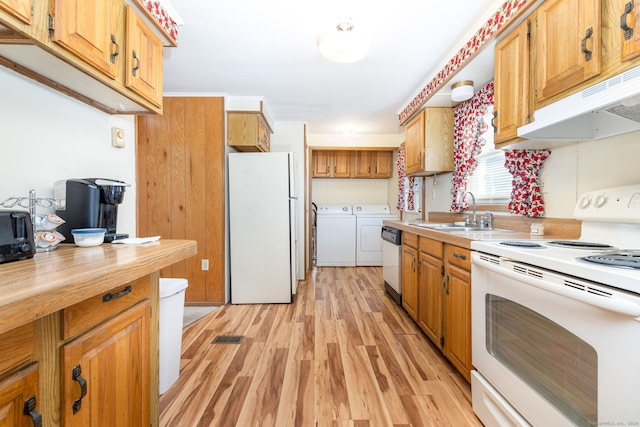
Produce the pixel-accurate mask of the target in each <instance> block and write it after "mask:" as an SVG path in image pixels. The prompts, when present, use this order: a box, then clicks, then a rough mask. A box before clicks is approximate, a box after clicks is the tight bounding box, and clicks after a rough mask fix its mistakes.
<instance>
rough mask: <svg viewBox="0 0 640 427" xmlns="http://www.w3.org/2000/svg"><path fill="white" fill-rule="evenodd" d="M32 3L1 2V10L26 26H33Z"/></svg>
mask: <svg viewBox="0 0 640 427" xmlns="http://www.w3.org/2000/svg"><path fill="white" fill-rule="evenodd" d="M31 2H32V0H0V9H2V10H4V11H6V12H7V13H9V14H11V15H12V16H14V17H15V18H17V19H19V20H20V21H22V22H24V23H25V24H31Z"/></svg>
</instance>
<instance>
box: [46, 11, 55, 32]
mask: <svg viewBox="0 0 640 427" xmlns="http://www.w3.org/2000/svg"><path fill="white" fill-rule="evenodd" d="M54 18H55V17H54V16H53V14H51V13H50V14H48V15H47V29H48V30H49V37H53V33H54V31H55V30H56V28H55V24H54V22H55V19H54Z"/></svg>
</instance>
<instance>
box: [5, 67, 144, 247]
mask: <svg viewBox="0 0 640 427" xmlns="http://www.w3.org/2000/svg"><path fill="white" fill-rule="evenodd" d="M0 93H1V95H0V150H1V151H0V152H1V153H2V155H1V157H0V159H1V160H0V162H1V165H2V167H1V168H0V202H1V201H3V200H5V199H7V198H9V197H13V196H23V197H26V196H28V195H29V190H30V189H35V190H36V196H37V197H53V184H54V182H55V181H57V180H63V179H68V178H94V177H100V178H112V179H118V180H122V181H125V182H128V183H130V184H132V186H131V187H129V188H127V190H126V193H125V196H124V201H123V203H122V204H121V205H120V206H119V208H118V232H120V233H129V234H130V235H132V236H135V233H136V223H135V219H136V185H135V121H134V117H133V116H111V115H108V114H105V113H103V112H101V111H98V110H96V109H94V108H92V107H89V106H88V105H86V104H83V103H81V102H79V101H76V100H74V99H72V98H69V97H67V96H66V95H62V94H60V93H59V92H56V91H54V90H52V89H49V88H47V87H45V86H42V85H40V84H39V83H36V82H35V81H33V80H30V79H27V78H25V77H23V76H21V75H19V74H16V73H13V72H11V71H9V70H7V69H5V68H3V67H0ZM113 126H115V127H118V128H121V129H123V130H124V131H125V148H123V149H121V148H115V147H112V146H111V127H113ZM51 211H52V210H51V209H48V210H47V209H41V208H39V209H38V213H40V212H42V213H48V212H51Z"/></svg>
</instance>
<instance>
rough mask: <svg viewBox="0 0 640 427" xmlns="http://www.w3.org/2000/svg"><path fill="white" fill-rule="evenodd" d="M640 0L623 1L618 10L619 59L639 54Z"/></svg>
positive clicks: (630, 57)
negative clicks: (620, 8)
mask: <svg viewBox="0 0 640 427" xmlns="http://www.w3.org/2000/svg"><path fill="white" fill-rule="evenodd" d="M638 8H640V0H631V1H625V2H624V5H623V6H622V10H621V11H619V12H620V44H621V52H620V59H621V60H622V61H628V60H630V59H633V58H635V57H637V56H638V55H640V11H639V10H638Z"/></svg>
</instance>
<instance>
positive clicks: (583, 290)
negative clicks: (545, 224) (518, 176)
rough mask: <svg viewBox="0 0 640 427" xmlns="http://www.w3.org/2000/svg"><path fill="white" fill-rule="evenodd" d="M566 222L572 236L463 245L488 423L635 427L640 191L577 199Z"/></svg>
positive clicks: (476, 388) (478, 395) (478, 392)
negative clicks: (576, 224)
mask: <svg viewBox="0 0 640 427" xmlns="http://www.w3.org/2000/svg"><path fill="white" fill-rule="evenodd" d="M574 218H576V219H581V220H582V229H581V236H580V238H579V239H575V240H559V239H557V240H552V239H540V240H537V239H528V240H502V241H474V242H473V243H472V244H471V248H472V249H474V250H475V252H473V253H472V256H471V259H472V273H471V274H472V285H471V293H472V297H471V301H472V322H471V324H472V362H473V365H474V367H475V368H476V370H475V371H473V372H472V382H471V384H472V399H473V408H474V411H475V412H476V415H478V417H479V418H480V419H481V420H482V421H483V423H484V424H485V425H491V426H531V425H533V426H550V425H553V426H574V425H585V426H587V425H621V423H624V424H625V425H629V423H632V424H640V406H639V405H638V404H637V385H638V384H640V371H639V370H638V369H634V368H633V367H634V366H636V365H637V361H638V355H639V354H640V185H631V186H625V187H617V188H609V189H604V190H599V191H592V192H589V193H586V194H584V195H582V196H581V197H580V198H579V200H578V203H577V204H576V207H575V210H574Z"/></svg>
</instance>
